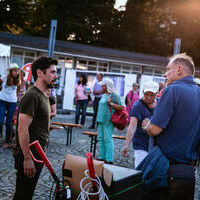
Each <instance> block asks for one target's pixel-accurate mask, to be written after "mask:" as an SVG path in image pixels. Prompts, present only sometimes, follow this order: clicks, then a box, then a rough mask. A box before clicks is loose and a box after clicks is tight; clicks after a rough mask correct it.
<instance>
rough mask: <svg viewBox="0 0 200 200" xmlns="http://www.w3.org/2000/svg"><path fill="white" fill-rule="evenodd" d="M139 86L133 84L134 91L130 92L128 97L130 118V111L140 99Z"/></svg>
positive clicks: (127, 106)
mask: <svg viewBox="0 0 200 200" xmlns="http://www.w3.org/2000/svg"><path fill="white" fill-rule="evenodd" d="M138 88H139V85H138V84H137V83H134V84H133V88H132V90H130V91H129V92H128V94H127V95H126V99H125V103H126V109H127V111H128V113H129V116H130V111H131V108H132V106H133V105H134V103H135V102H136V101H137V100H138V99H139V98H140V97H139V92H138Z"/></svg>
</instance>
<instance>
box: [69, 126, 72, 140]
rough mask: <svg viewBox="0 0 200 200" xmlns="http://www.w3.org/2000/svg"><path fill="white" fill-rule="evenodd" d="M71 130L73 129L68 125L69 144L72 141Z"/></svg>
mask: <svg viewBox="0 0 200 200" xmlns="http://www.w3.org/2000/svg"><path fill="white" fill-rule="evenodd" d="M72 130H73V128H72V127H69V139H70V140H69V144H71V143H72Z"/></svg>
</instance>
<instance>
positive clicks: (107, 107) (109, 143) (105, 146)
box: [97, 79, 122, 164]
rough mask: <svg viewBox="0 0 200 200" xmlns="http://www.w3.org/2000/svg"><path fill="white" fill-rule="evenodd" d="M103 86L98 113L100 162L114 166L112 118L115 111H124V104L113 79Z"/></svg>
mask: <svg viewBox="0 0 200 200" xmlns="http://www.w3.org/2000/svg"><path fill="white" fill-rule="evenodd" d="M101 85H102V90H103V93H104V95H103V96H102V97H101V100H100V101H99V110H98V113H97V123H98V127H97V133H98V141H99V145H100V156H99V160H103V161H105V163H108V164H112V163H113V159H114V143H113V138H112V135H113V130H114V125H113V123H112V122H111V121H110V118H111V114H113V113H114V111H115V110H121V109H122V102H121V100H120V96H119V95H118V94H117V93H116V91H115V88H114V83H113V81H112V80H111V79H105V80H103V81H102V82H101Z"/></svg>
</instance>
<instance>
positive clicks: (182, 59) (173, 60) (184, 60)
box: [169, 53, 195, 75]
mask: <svg viewBox="0 0 200 200" xmlns="http://www.w3.org/2000/svg"><path fill="white" fill-rule="evenodd" d="M169 60H170V61H169V64H181V65H183V67H184V68H185V69H186V70H187V71H188V72H189V73H190V74H191V75H194V73H195V65H194V62H193V60H192V58H191V57H190V56H188V55H187V54H186V53H181V54H177V55H174V56H172V57H170V58H169Z"/></svg>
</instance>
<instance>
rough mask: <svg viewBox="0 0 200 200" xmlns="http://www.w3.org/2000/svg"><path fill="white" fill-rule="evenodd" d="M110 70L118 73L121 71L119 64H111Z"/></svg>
mask: <svg viewBox="0 0 200 200" xmlns="http://www.w3.org/2000/svg"><path fill="white" fill-rule="evenodd" d="M110 71H111V72H118V73H120V72H121V65H117V64H112V66H111V69H110Z"/></svg>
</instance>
